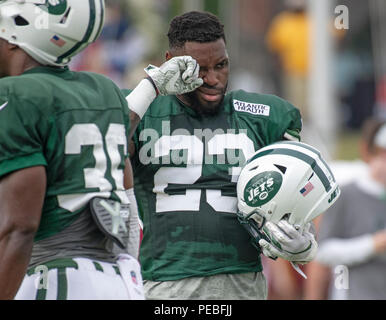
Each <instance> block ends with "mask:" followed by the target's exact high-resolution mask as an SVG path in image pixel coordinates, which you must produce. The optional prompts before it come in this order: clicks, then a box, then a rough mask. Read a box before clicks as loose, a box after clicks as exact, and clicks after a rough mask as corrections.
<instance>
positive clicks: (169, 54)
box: [165, 51, 173, 61]
mask: <svg viewBox="0 0 386 320" xmlns="http://www.w3.org/2000/svg"><path fill="white" fill-rule="evenodd" d="M171 58H173V55H172V53H171V52H170V51H166V53H165V59H166V61H169V60H170V59H171Z"/></svg>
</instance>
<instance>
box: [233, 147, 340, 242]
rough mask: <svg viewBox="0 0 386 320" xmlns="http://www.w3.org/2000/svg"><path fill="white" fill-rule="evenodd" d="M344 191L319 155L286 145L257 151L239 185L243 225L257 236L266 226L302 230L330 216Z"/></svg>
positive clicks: (308, 148) (243, 173) (239, 202)
mask: <svg viewBox="0 0 386 320" xmlns="http://www.w3.org/2000/svg"><path fill="white" fill-rule="evenodd" d="M339 195H340V189H339V186H338V184H337V183H336V181H335V178H334V175H333V174H332V172H331V170H330V168H329V166H328V165H327V163H326V162H325V161H324V160H323V158H322V156H321V154H320V152H319V151H318V150H317V149H315V148H314V147H311V146H309V145H307V144H305V143H300V142H290V141H282V142H277V143H274V144H271V145H268V146H266V147H264V148H262V149H260V150H259V151H257V152H256V153H255V154H254V155H253V156H252V157H251V158H250V159H249V160H248V161H247V163H246V165H245V166H244V167H243V169H242V170H241V173H240V176H239V179H238V182H237V198H238V211H239V212H238V216H239V221H240V222H241V223H242V224H243V225H244V227H246V229H247V230H248V232H249V233H251V235H252V236H253V237H255V238H256V237H257V236H258V235H260V236H261V233H260V229H261V227H262V226H263V224H264V223H265V221H271V222H274V223H278V222H279V221H280V220H281V219H287V220H288V222H289V223H290V224H292V225H294V226H295V227H296V228H297V229H298V230H303V228H304V226H305V225H306V224H307V223H308V222H310V221H311V220H313V219H314V218H315V217H317V216H318V215H320V214H321V213H323V212H324V211H326V210H327V209H328V208H329V207H330V206H331V205H332V204H333V203H334V202H335V201H336V200H337V199H338V197H339Z"/></svg>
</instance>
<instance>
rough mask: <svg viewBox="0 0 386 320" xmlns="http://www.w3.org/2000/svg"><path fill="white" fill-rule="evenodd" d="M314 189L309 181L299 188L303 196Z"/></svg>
mask: <svg viewBox="0 0 386 320" xmlns="http://www.w3.org/2000/svg"><path fill="white" fill-rule="evenodd" d="M313 189H314V185H313V184H312V183H311V182H308V183H307V184H306V185H305V186H304V188H303V189H301V190H300V193H301V194H302V196H303V197H305V196H306V195H307V194H309V193H310V192H311V191H312V190H313Z"/></svg>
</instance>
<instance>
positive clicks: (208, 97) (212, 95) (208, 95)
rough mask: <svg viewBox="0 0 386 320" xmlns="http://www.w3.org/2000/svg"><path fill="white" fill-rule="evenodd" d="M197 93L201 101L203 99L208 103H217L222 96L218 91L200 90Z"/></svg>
mask: <svg viewBox="0 0 386 320" xmlns="http://www.w3.org/2000/svg"><path fill="white" fill-rule="evenodd" d="M197 91H198V92H199V94H200V96H201V97H202V99H204V100H205V101H208V102H215V101H218V100H220V99H221V98H222V96H223V93H222V91H219V90H200V89H198V90H197Z"/></svg>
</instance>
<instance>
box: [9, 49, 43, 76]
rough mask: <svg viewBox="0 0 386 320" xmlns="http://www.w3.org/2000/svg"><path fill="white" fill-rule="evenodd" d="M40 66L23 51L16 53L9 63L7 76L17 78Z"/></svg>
mask: <svg viewBox="0 0 386 320" xmlns="http://www.w3.org/2000/svg"><path fill="white" fill-rule="evenodd" d="M38 66H41V64H40V63H39V62H37V61H36V60H34V59H32V58H31V57H30V56H29V55H27V54H26V53H25V52H24V51H22V50H20V51H18V52H16V53H15V54H14V56H13V58H12V59H11V61H10V63H9V69H8V70H9V72H8V73H9V75H10V76H19V75H21V74H22V73H24V72H25V71H27V70H30V69H32V68H35V67H38Z"/></svg>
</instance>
